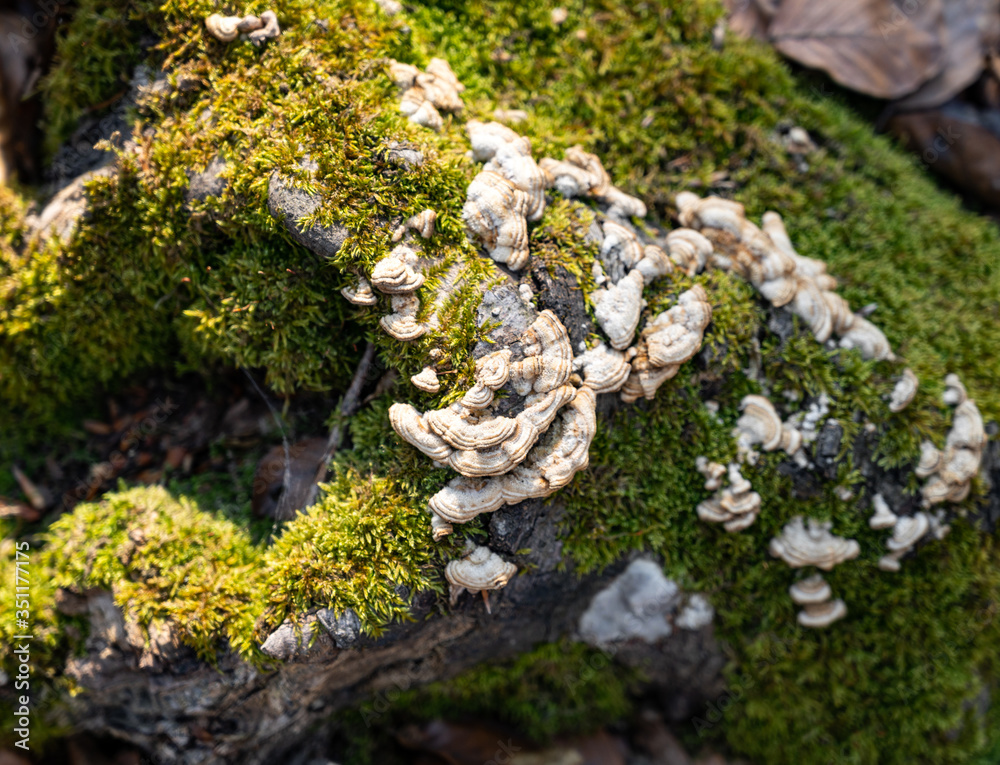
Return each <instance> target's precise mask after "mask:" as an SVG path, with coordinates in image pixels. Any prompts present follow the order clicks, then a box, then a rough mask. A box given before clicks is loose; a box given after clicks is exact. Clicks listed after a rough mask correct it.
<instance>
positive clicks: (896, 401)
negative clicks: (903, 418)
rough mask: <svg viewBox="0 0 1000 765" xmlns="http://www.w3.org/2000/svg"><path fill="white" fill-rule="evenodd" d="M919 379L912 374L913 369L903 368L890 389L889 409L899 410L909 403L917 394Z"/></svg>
mask: <svg viewBox="0 0 1000 765" xmlns="http://www.w3.org/2000/svg"><path fill="white" fill-rule="evenodd" d="M919 386H920V380H918V379H917V376H916V375H915V374H913V370H912V369H910V368H909V367H907V368H906V369H904V370H903V376H902V377H900V378H899V380H898V381H897V382H896V385H895V387H894V388H893V389H892V396H891V398H890V399H889V411H890V412H901V411H903V410H904V409H906V407H908V406H909V405H910V403H911V402H912V401H913V399H914V397H915V396H916V395H917V388H918V387H919Z"/></svg>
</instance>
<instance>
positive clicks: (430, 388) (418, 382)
mask: <svg viewBox="0 0 1000 765" xmlns="http://www.w3.org/2000/svg"><path fill="white" fill-rule="evenodd" d="M410 382H411V383H413V385H414V387H416V388H419V389H420V390H422V391H424V392H426V393H437V392H438V391H439V390H441V383H440V381H439V380H438V376H437V372H435V371H434V367H424V368H423V370H421V371H420V372H419V373H418V374H415V375H413V377H411V378H410Z"/></svg>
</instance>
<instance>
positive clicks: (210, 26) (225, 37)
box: [205, 13, 243, 42]
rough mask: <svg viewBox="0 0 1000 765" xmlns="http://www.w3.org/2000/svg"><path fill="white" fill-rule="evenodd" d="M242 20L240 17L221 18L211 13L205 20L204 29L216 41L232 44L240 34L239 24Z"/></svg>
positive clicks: (218, 14)
mask: <svg viewBox="0 0 1000 765" xmlns="http://www.w3.org/2000/svg"><path fill="white" fill-rule="evenodd" d="M242 20H243V19H242V17H241V16H223V15H222V14H221V13H213V14H212V15H211V16H209V17H208V18H206V19H205V29H207V30H208V31H209V34H211V35H212V37H214V38H215V39H216V40H221V41H222V42H232V41H233V40H235V39H236V38H237V36H238V35H239V33H240V30H239V23H240V21H242Z"/></svg>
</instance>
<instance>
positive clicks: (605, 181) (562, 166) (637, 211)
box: [539, 146, 646, 219]
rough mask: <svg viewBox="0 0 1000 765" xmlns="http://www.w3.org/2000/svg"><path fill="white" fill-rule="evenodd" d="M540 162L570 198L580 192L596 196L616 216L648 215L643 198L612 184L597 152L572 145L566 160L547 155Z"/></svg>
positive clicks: (582, 194) (556, 184)
mask: <svg viewBox="0 0 1000 765" xmlns="http://www.w3.org/2000/svg"><path fill="white" fill-rule="evenodd" d="M539 164H540V165H541V167H542V169H543V170H545V172H546V173H548V175H549V177H550V178H551V179H552V184H551V185H553V186H555V188H556V190H557V191H558V192H559V193H560V194H562V195H563V196H564V197H566V198H567V199H572V198H573V197H580V196H586V197H591V198H593V199H596V200H597V201H598V202H600V203H602V204H605V205H607V206H608V210H607V214H608V215H609V216H611V217H612V218H622V219H624V218H630V217H636V218H644V217H646V205H645V204H643V202H642V200H641V199H637V198H636V197H633V196H630V195H628V194H626V193H625V192H624V191H622V190H621V189H619V188H618V187H617V186H614V185H612V183H611V178H610V177H609V176H608V173H607V171H606V170H605V169H604V165H602V164H601V160H600V159H599V158H598V157H597V155H595V154H590V153H588V152H586V151H584V150H583V149H582V148H581V147H580V146H571V147H570V148H568V149H567V150H566V154H565V159H564V160H562V161H560V160H557V159H552V158H550V157H545V158H543V159H542V161H541V162H540V163H539Z"/></svg>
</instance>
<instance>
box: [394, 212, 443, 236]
mask: <svg viewBox="0 0 1000 765" xmlns="http://www.w3.org/2000/svg"><path fill="white" fill-rule="evenodd" d="M436 222H437V213H436V212H434V210H430V209H427V210H423V211H421V212H419V213H417V214H416V215H414V216H411V217H410V218H407V219H406V221H405V222H403V223H402V224H401V225H400V226H399V227H398V228H397V229H396V230H395V231H394V232H393V234H392V241H393V242H398V241H400V240H401V239H402V238H403V237H404V236H405V235H406V231H407V229H413V230H414V231H416V232H417V233H418V234H420V236H422V237H423V238H424V239H430V238H431V237H432V236H434V227H435V224H436Z"/></svg>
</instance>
